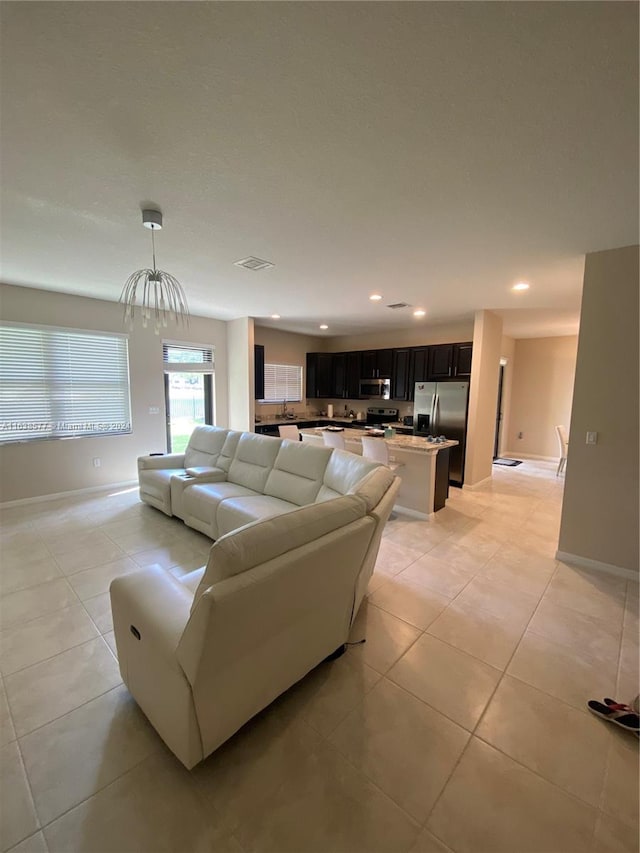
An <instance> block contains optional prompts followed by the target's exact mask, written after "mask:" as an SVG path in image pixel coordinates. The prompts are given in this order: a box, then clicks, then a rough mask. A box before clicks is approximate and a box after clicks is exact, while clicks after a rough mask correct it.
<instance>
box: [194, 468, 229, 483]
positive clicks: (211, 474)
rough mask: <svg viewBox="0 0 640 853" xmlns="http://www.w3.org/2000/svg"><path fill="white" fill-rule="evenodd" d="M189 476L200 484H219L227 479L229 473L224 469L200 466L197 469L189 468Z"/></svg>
mask: <svg viewBox="0 0 640 853" xmlns="http://www.w3.org/2000/svg"><path fill="white" fill-rule="evenodd" d="M186 471H187V474H188V475H189V476H190V477H193V478H194V479H195V480H198V481H199V482H207V483H218V482H221V481H222V480H226V479H227V472H226V471H223V470H222V468H212V467H208V466H206V465H199V466H197V467H195V468H187V469H186Z"/></svg>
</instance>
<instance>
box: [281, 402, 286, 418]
mask: <svg viewBox="0 0 640 853" xmlns="http://www.w3.org/2000/svg"><path fill="white" fill-rule="evenodd" d="M282 417H283V418H286V417H287V401H286V400H283V401H282Z"/></svg>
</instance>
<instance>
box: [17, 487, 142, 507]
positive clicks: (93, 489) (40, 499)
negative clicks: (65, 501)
mask: <svg viewBox="0 0 640 853" xmlns="http://www.w3.org/2000/svg"><path fill="white" fill-rule="evenodd" d="M137 485H138V481H137V480H124V481H123V482H122V483H107V484H105V485H104V486H88V487H87V488H86V489H72V490H71V491H69V492H52V493H51V494H50V495H36V496H35V497H32V498H19V499H18V500H15V501H1V502H0V507H2V508H3V509H5V508H6V507H10V506H25V505H26V504H39V503H44V502H45V501H57V500H60V498H72V497H75V496H76V495H89V494H91V493H92V492H110V491H112V490H113V489H125V488H131V486H136V487H137Z"/></svg>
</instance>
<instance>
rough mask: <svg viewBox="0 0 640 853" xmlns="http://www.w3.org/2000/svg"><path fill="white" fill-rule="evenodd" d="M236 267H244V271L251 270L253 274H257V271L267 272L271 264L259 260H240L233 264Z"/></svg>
mask: <svg viewBox="0 0 640 853" xmlns="http://www.w3.org/2000/svg"><path fill="white" fill-rule="evenodd" d="M233 263H234V264H235V266H237V267H244V268H245V269H246V270H253V271H254V272H258V270H268V269H269V267H272V266H273V264H272V263H271V261H263V260H262V259H261V258H252V257H249V258H242V260H241V261H234V262H233Z"/></svg>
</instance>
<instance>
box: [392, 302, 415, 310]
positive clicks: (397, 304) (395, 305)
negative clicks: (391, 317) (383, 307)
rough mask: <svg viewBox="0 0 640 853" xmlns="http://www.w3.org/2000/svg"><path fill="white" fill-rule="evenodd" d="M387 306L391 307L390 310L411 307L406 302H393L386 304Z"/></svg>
mask: <svg viewBox="0 0 640 853" xmlns="http://www.w3.org/2000/svg"><path fill="white" fill-rule="evenodd" d="M387 308H391V310H392V311H397V310H398V308H411V305H409V303H408V302H394V303H393V305H387Z"/></svg>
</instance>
